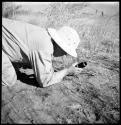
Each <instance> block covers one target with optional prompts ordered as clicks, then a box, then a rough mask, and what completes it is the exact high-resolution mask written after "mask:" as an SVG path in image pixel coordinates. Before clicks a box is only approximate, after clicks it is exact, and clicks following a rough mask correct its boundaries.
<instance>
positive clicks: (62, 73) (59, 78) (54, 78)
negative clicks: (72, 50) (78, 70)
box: [43, 68, 69, 87]
mask: <svg viewBox="0 0 121 125" xmlns="http://www.w3.org/2000/svg"><path fill="white" fill-rule="evenodd" d="M68 73H69V71H68V69H67V68H66V69H63V70H61V71H58V72H54V73H53V76H52V78H51V80H50V81H49V82H48V83H47V84H43V87H47V86H50V85H53V84H56V83H59V82H61V81H62V79H63V78H64V77H65V76H66V75H68Z"/></svg>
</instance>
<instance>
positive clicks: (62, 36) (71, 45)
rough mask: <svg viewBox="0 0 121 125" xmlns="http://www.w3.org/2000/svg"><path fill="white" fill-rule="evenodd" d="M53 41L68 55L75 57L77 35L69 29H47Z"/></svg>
mask: <svg viewBox="0 0 121 125" xmlns="http://www.w3.org/2000/svg"><path fill="white" fill-rule="evenodd" d="M48 32H49V34H50V36H51V37H52V38H53V40H54V41H55V42H56V43H57V44H58V45H59V46H60V47H61V48H62V49H63V50H64V51H65V52H67V53H68V54H69V55H71V56H73V57H77V53H76V49H77V47H78V44H79V42H80V38H79V35H78V33H77V32H76V31H75V30H74V29H73V28H71V27H68V26H63V27H62V28H60V29H59V30H56V29H54V28H48Z"/></svg>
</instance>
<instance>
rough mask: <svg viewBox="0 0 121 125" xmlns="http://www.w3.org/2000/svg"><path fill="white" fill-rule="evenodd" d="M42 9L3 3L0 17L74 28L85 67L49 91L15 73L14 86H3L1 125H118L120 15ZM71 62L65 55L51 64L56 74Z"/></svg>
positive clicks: (78, 7)
mask: <svg viewBox="0 0 121 125" xmlns="http://www.w3.org/2000/svg"><path fill="white" fill-rule="evenodd" d="M46 6H47V7H44V5H42V6H41V5H40V7H38V8H37V9H38V10H37V11H32V8H34V9H35V6H34V5H33V6H32V7H31V9H28V8H27V7H24V6H16V5H15V4H14V3H12V2H10V3H6V2H4V3H3V4H2V10H3V13H2V15H3V17H6V18H11V19H15V20H23V21H26V22H29V23H32V24H35V25H38V26H41V27H45V28H47V27H55V28H59V27H61V26H63V25H68V26H71V27H73V28H75V29H76V30H77V32H78V33H79V36H80V40H81V43H80V45H79V46H78V49H77V53H78V61H80V62H81V61H85V60H86V61H87V63H88V66H87V67H86V68H85V69H84V70H83V71H82V72H81V73H80V74H78V75H70V76H66V77H65V78H64V80H63V81H62V82H61V83H60V84H57V85H54V86H51V87H48V88H37V87H35V86H34V84H35V82H36V81H32V83H31V85H33V86H31V85H30V82H31V79H29V80H28V82H25V83H24V82H21V79H20V78H19V76H20V74H19V76H18V81H17V83H16V85H15V86H13V88H11V89H8V88H6V87H3V88H2V115H1V116H2V123H16V122H17V121H18V119H22V121H23V122H24V123H33V124H36V123H119V121H120V117H119V115H120V114H119V111H120V105H119V78H120V77H119V12H116V14H114V15H108V14H107V13H106V14H105V12H104V15H103V16H101V15H99V14H100V13H98V12H97V11H96V9H94V8H91V5H89V4H87V5H86V4H83V3H79V4H64V3H63V2H60V3H51V4H50V5H46ZM39 8H40V9H41V10H40V9H39ZM106 9H108V6H107V8H106ZM30 10H31V11H30ZM84 10H85V11H84ZM83 11H84V12H83ZM82 12H83V13H82ZM83 48H85V49H86V52H84V51H82V49H83ZM75 61H76V59H75V58H72V57H71V56H69V55H68V56H66V57H60V58H55V59H54V60H53V66H54V69H55V70H60V69H62V68H64V67H66V66H68V65H71V64H72V63H73V62H75ZM24 70H25V71H26V70H28V69H26V68H24ZM29 70H31V69H29ZM33 79H34V77H33Z"/></svg>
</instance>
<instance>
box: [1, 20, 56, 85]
mask: <svg viewBox="0 0 121 125" xmlns="http://www.w3.org/2000/svg"><path fill="white" fill-rule="evenodd" d="M2 50H3V51H4V53H5V54H6V55H7V56H8V58H9V59H10V61H11V62H21V63H28V65H31V66H32V68H33V70H34V73H35V76H36V79H37V81H38V83H39V84H40V86H43V84H47V83H48V82H49V81H50V80H51V78H52V75H53V73H54V70H53V67H52V56H53V44H52V42H51V37H50V35H49V34H48V32H47V30H46V29H44V28H40V27H38V26H35V25H32V24H28V23H25V22H22V21H15V20H10V19H6V18H3V19H2Z"/></svg>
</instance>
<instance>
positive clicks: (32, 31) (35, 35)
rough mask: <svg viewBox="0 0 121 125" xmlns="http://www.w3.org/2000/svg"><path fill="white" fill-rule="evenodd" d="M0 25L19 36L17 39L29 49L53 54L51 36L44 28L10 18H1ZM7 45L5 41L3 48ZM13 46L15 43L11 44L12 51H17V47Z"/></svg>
mask: <svg viewBox="0 0 121 125" xmlns="http://www.w3.org/2000/svg"><path fill="white" fill-rule="evenodd" d="M2 25H3V26H4V27H5V28H6V29H7V30H8V31H9V32H10V33H12V34H13V35H14V34H16V35H17V37H19V39H20V40H21V41H22V42H23V44H25V45H26V46H27V48H28V49H29V50H30V51H34V50H36V51H38V50H41V51H43V52H46V53H49V54H53V45H52V43H51V37H50V36H49V35H48V33H47V31H46V29H44V28H41V27H38V26H35V25H32V24H28V23H25V22H20V21H15V20H10V19H6V18H3V19H2ZM5 42H6V40H5V41H4V43H3V44H5ZM14 44H15V43H14ZM7 45H8V46H9V44H7V43H6V44H5V45H4V49H5V48H7V49H8V48H10V47H7ZM12 45H13V44H12ZM12 45H11V46H12ZM15 46H16V45H14V46H13V48H14V51H16V52H18V51H19V49H18V47H17V46H16V47H15ZM16 52H15V53H16ZM9 53H10V52H9ZM12 53H14V52H12Z"/></svg>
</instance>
